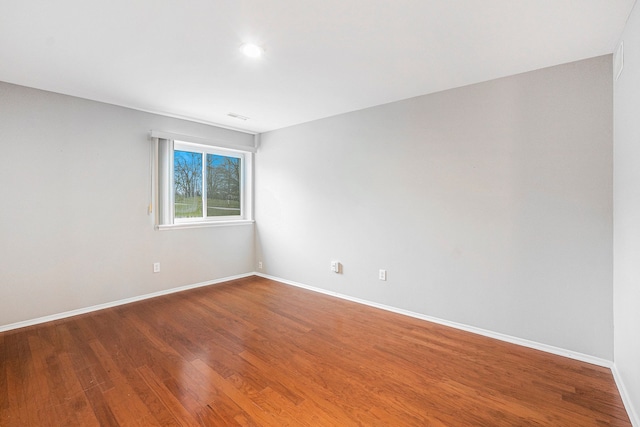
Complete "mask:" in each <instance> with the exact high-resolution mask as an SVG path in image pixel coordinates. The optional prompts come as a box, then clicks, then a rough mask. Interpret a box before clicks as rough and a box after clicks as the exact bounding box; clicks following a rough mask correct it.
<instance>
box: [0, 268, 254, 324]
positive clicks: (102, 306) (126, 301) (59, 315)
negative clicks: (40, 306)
mask: <svg viewBox="0 0 640 427" xmlns="http://www.w3.org/2000/svg"><path fill="white" fill-rule="evenodd" d="M253 275H254V273H245V274H239V275H237V276H230V277H224V278H222V279H215V280H209V281H206V282H200V283H194V284H193V285H185V286H180V287H177V288H171V289H165V290H163V291H158V292H152V293H150V294H145V295H139V296H136V297H131V298H125V299H121V300H117V301H112V302H108V303H105V304H98V305H92V306H91V307H85V308H79V309H77V310H71V311H65V312H63V313H57V314H52V315H49V316H44V317H38V318H36V319H29V320H25V321H23V322H16V323H10V324H8V325H0V332H5V331H10V330H12V329H18V328H24V327H26V326H33V325H37V324H40V323H45V322H51V321H53V320H60V319H64V318H67V317H71V316H77V315H79V314H85V313H90V312H92V311H97V310H103V309H105V308H111V307H116V306H118V305H124V304H129V303H132V302H136V301H142V300H145V299H149V298H155V297H159V296H162V295H168V294H173V293H176V292H181V291H186V290H188V289H194V288H200V287H202V286H209V285H216V284H218V283H223V282H228V281H230V280H236V279H242V278H244V277H249V276H253Z"/></svg>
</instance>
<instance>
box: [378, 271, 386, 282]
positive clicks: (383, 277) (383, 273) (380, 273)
mask: <svg viewBox="0 0 640 427" xmlns="http://www.w3.org/2000/svg"><path fill="white" fill-rule="evenodd" d="M378 279H380V280H387V270H380V271H378Z"/></svg>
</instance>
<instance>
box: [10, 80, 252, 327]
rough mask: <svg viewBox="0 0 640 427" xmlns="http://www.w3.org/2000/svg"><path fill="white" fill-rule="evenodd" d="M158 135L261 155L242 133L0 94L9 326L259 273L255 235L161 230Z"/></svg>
mask: <svg viewBox="0 0 640 427" xmlns="http://www.w3.org/2000/svg"><path fill="white" fill-rule="evenodd" d="M151 129H155V130H162V131H167V132H176V133H181V134H186V135H192V136H199V137H206V138H220V139H225V140H227V141H229V142H233V143H235V144H241V145H253V137H252V136H251V135H248V134H244V133H239V132H233V131H229V130H225V129H220V128H215V127H212V126H206V125H202V124H197V123H192V122H187V121H182V120H176V119H171V118H167V117H162V116H157V115H153V114H147V113H142V112H139V111H134V110H130V109H126V108H121V107H115V106H112V105H107V104H101V103H97V102H92V101H87V100H82V99H78V98H73V97H69V96H63V95H58V94H54V93H50V92H44V91H39V90H35V89H28V88H24V87H20V86H15V85H10V84H6V83H0V147H1V153H0V183H1V184H0V200H1V201H2V202H1V205H0V206H1V209H0V327H1V326H2V325H8V324H11V323H15V322H20V321H25V320H30V319H34V318H37V317H41V316H47V315H51V314H57V313H61V312H65V311H68V310H74V309H80V308H85V307H89V306H92V305H97V304H104V303H109V302H112V301H116V300H120V299H123V298H130V297H135V296H140V295H144V294H148V293H152V292H158V291H162V290H166V289H170V288H175V287H179V286H183V285H190V284H195V283H200V282H203V281H209V280H213V279H217V278H223V277H228V276H232V275H238V274H243V273H248V272H251V271H253V260H254V230H253V226H252V225H250V226H239V227H219V228H199V229H189V230H171V231H162V232H160V231H155V230H154V228H153V219H152V217H151V216H149V215H147V205H148V203H149V198H150V192H151V190H150V176H151V174H150V159H149V157H150V147H151V143H150V142H149V141H148V139H147V135H148V132H149V130H151ZM155 261H159V262H160V263H161V267H162V271H161V272H160V273H158V274H153V273H152V264H153V262H155Z"/></svg>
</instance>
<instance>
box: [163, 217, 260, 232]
mask: <svg viewBox="0 0 640 427" xmlns="http://www.w3.org/2000/svg"><path fill="white" fill-rule="evenodd" d="M253 223H255V221H254V220H252V219H236V220H232V221H210V222H192V223H180V224H166V225H156V230H158V231H167V230H179V229H182V228H204V227H232V226H236V225H252V224H253Z"/></svg>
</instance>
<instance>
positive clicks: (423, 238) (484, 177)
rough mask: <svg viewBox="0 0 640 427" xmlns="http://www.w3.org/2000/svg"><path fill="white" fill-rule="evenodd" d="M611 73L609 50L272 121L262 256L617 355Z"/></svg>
mask: <svg viewBox="0 0 640 427" xmlns="http://www.w3.org/2000/svg"><path fill="white" fill-rule="evenodd" d="M611 75H612V74H611V57H610V56H605V57H599V58H594V59H590V60H586V61H581V62H577V63H571V64H566V65H562V66H558V67H553V68H549V69H544V70H539V71H535V72H531V73H526V74H522V75H517V76H512V77H508V78H503V79H499V80H495V81H491V82H486V83H482V84H477V85H473V86H468V87H464V88H460V89H455V90H450V91H446V92H441V93H436V94H432V95H427V96H422V97H417V98H413V99H409V100H406V101H401V102H397V103H392V104H387V105H383V106H378V107H374V108H370V109H366V110H361V111H357V112H353V113H349V114H344V115H339V116H335V117H331V118H327V119H323V120H319V121H314V122H310V123H306V124H302V125H299V126H294V127H291V128H286V129H281V130H277V131H274V132H269V133H265V134H263V135H262V136H261V144H260V148H259V150H258V153H257V157H256V256H257V260H258V261H262V262H263V270H262V271H263V272H264V273H266V274H270V275H273V276H276V277H281V278H284V279H288V280H293V281H296V282H300V283H304V284H307V285H310V286H314V287H318V288H322V289H326V290H329V291H333V292H338V293H341V294H345V295H349V296H353V297H357V298H361V299H365V300H369V301H373V302H378V303H382V304H385V305H389V306H393V307H397V308H402V309H406V310H410V311H413V312H417V313H422V314H425V315H429V316H434V317H438V318H441V319H445V320H449V321H454V322H458V323H462V324H467V325H470V326H475V327H479V328H482V329H486V330H491V331H495V332H500V333H503V334H507V335H511V336H514V337H519V338H524V339H527V340H531V341H536V342H539V343H543V344H547V345H552V346H556V347H560V348H565V349H568V350H571V351H574V352H580V353H584V354H587V355H591V356H595V357H600V358H603V359H607V360H612V356H613V353H612V352H613V326H612V322H613V313H612V306H613V302H612V298H613V297H612V275H613V273H612V268H613V266H612V263H613V261H612V88H611ZM331 260H339V261H340V262H342V264H343V267H344V270H343V274H335V273H332V272H331V271H330V268H329V266H330V261H331ZM379 269H386V270H387V272H388V279H387V281H380V280H378V270H379Z"/></svg>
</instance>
